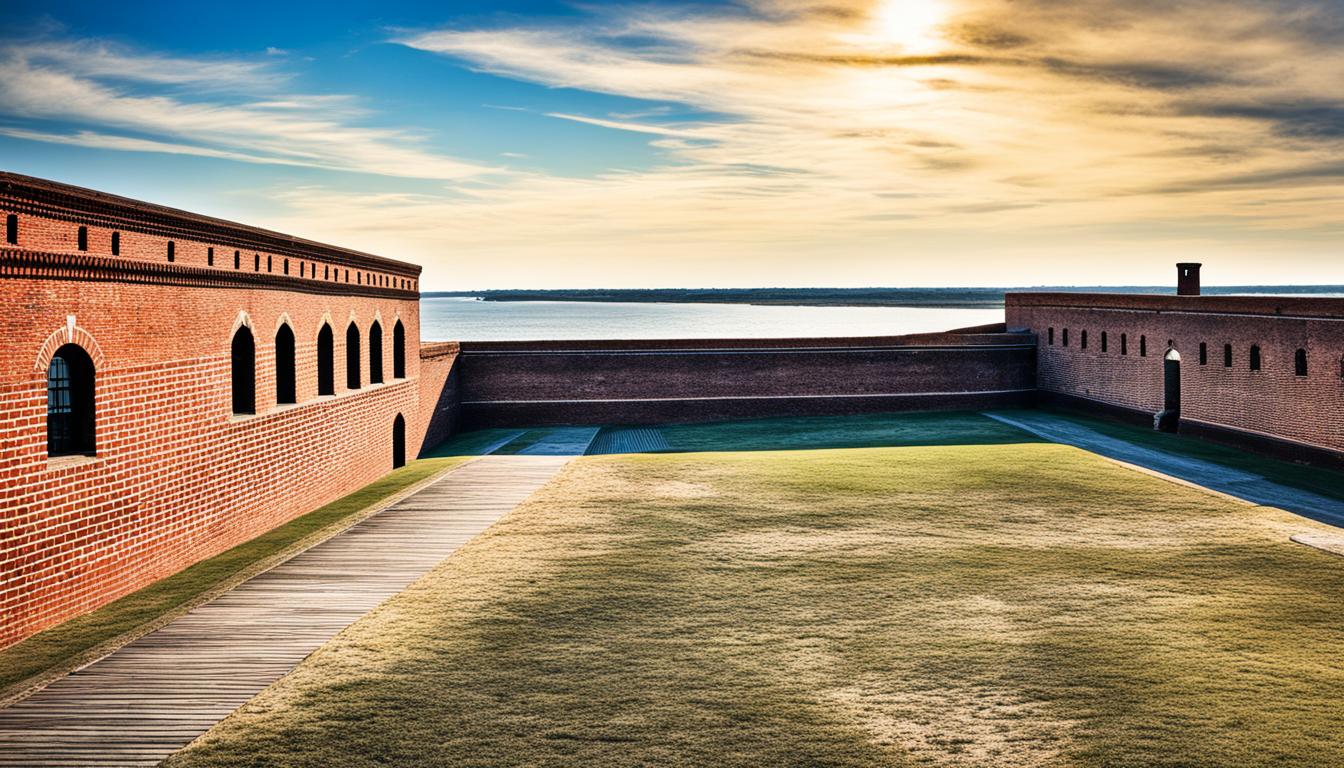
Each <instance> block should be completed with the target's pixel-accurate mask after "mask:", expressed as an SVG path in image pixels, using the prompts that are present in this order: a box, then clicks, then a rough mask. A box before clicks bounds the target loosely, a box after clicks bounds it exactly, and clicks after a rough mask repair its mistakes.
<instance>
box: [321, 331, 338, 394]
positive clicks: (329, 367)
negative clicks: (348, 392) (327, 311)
mask: <svg viewBox="0 0 1344 768" xmlns="http://www.w3.org/2000/svg"><path fill="white" fill-rule="evenodd" d="M334 336H335V334H333V333H332V332H331V326H330V325H327V324H326V323H323V324H322V329H321V330H319V331H318V332H317V394H319V395H334V394H336V350H335V347H336V344H335V339H334V338H333V337H334Z"/></svg>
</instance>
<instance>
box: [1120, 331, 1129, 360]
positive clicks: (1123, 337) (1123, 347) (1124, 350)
mask: <svg viewBox="0 0 1344 768" xmlns="http://www.w3.org/2000/svg"><path fill="white" fill-rule="evenodd" d="M1120 354H1122V355H1128V354H1129V334H1127V333H1122V334H1120Z"/></svg>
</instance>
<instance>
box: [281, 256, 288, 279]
mask: <svg viewBox="0 0 1344 768" xmlns="http://www.w3.org/2000/svg"><path fill="white" fill-rule="evenodd" d="M282 268H283V269H284V271H285V274H286V275H288V274H289V259H285V263H284V265H283V267H282Z"/></svg>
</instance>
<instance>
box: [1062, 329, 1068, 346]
mask: <svg viewBox="0 0 1344 768" xmlns="http://www.w3.org/2000/svg"><path fill="white" fill-rule="evenodd" d="M1063 344H1064V346H1066V347H1067V346H1069V329H1068V328H1065V329H1064V338H1063Z"/></svg>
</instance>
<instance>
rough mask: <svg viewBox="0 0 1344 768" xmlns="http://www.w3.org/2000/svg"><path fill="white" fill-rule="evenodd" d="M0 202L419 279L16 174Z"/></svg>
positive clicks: (409, 267) (369, 257) (296, 241)
mask: <svg viewBox="0 0 1344 768" xmlns="http://www.w3.org/2000/svg"><path fill="white" fill-rule="evenodd" d="M0 200H2V201H3V206H4V208H5V209H7V210H11V211H14V212H16V213H25V214H28V215H32V216H40V217H43V218H49V219H57V220H60V221H70V222H74V223H78V224H85V225H88V226H94V227H106V228H108V229H115V230H122V231H128V232H141V233H144V234H149V235H156V236H160V237H166V238H170V239H171V238H178V239H183V240H196V241H200V242H205V243H214V244H218V245H220V246H223V247H227V248H236V249H238V250H246V251H261V252H265V253H273V254H276V255H280V256H290V257H293V258H298V259H310V260H322V261H325V262H329V263H331V264H340V265H341V266H345V267H350V268H353V269H362V270H374V271H381V272H387V273H389V274H394V275H399V276H403V277H412V278H414V277H418V276H419V275H420V266H419V265H418V264H410V263H407V262H404V261H397V260H395V259H388V258H384V257H382V256H374V255H373V254H369V253H364V252H362V251H355V250H350V249H348V248H340V247H337V246H334V245H327V244H325V243H318V242H314V241H311V240H304V239H303V238H298V237H292V236H290V235H285V234H282V233H280V232H273V231H271V230H268V229H261V228H259V227H249V226H247V225H245V224H239V223H237V222H232V221H227V220H225V219H216V218H213V217H211V216H203V215H201V214H198V213H191V212H189V211H183V210H179V209H176V208H169V207H167V206H162V205H155V204H153V203H146V202H142V201H139V200H132V199H130V198H127V197H119V196H117V195H109V194H107V193H104V192H96V191H94V190H91V189H85V188H83V187H76V186H72V185H69V184H60V183H58V182H54V181H47V180H46V179H38V178H34V177H31V176H23V175H21V174H16V173H5V172H0Z"/></svg>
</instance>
